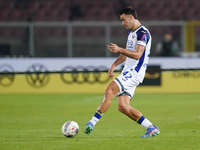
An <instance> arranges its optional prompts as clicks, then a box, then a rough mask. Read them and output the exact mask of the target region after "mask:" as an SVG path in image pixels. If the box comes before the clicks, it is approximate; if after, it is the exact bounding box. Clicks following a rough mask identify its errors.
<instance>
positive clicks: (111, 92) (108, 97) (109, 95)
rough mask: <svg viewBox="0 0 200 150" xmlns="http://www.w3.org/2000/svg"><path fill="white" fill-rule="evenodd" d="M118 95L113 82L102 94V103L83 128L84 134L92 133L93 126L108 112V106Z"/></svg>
mask: <svg viewBox="0 0 200 150" xmlns="http://www.w3.org/2000/svg"><path fill="white" fill-rule="evenodd" d="M117 93H119V87H118V85H117V84H116V83H115V81H112V82H111V83H110V84H109V85H108V87H107V89H106V91H105V94H104V99H103V102H101V104H100V105H99V106H98V108H97V111H96V112H95V114H94V116H93V117H92V119H91V120H90V121H89V122H88V123H87V125H86V127H85V133H86V134H90V133H91V132H92V131H93V127H94V125H95V124H96V123H97V122H98V121H99V119H100V118H101V117H102V116H103V114H104V113H105V112H106V111H107V110H108V108H109V107H110V104H111V102H112V99H113V98H114V97H115V95H117Z"/></svg>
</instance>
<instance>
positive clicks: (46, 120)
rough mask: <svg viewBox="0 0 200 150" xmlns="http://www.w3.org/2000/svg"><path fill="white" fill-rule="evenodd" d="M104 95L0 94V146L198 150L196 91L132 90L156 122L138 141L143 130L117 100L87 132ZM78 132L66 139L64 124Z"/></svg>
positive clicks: (18, 149) (19, 149)
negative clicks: (70, 124)
mask: <svg viewBox="0 0 200 150" xmlns="http://www.w3.org/2000/svg"><path fill="white" fill-rule="evenodd" d="M102 99H103V94H102V95H101V94H1V95H0V149H1V150H51V149H53V150H54V149H55V150H61V149H68V150H129V149H135V150H147V149H148V150H151V149H152V150H190V149H194V150H197V149H200V144H199V142H200V119H199V116H200V94H199V93H191V94H135V95H134V97H133V99H132V100H131V105H132V106H133V107H135V108H136V109H138V110H139V111H140V112H141V113H142V114H143V115H144V116H145V117H146V118H148V119H149V120H150V121H151V122H152V123H154V124H155V125H157V126H158V127H159V129H160V131H161V133H160V135H159V136H156V137H153V138H145V139H141V138H139V136H141V135H143V134H144V133H145V128H144V127H142V126H140V125H138V124H137V123H135V122H134V121H132V120H130V119H129V118H128V117H126V116H125V115H123V114H121V113H120V112H119V111H118V109H117V100H116V98H114V99H113V101H112V104H111V107H110V108H109V110H108V111H107V112H106V113H105V114H104V116H103V117H102V118H101V120H100V121H99V122H98V123H97V124H96V126H95V128H94V131H93V132H92V133H91V134H90V135H86V134H85V133H84V128H85V125H86V123H87V122H88V121H89V120H90V119H91V118H92V116H93V115H94V113H95V111H96V108H97V106H98V105H99V104H100V102H101V101H102ZM68 120H74V121H76V122H77V123H78V124H79V128H80V129H79V133H78V135H77V136H76V137H74V138H66V137H65V136H64V135H62V133H61V127H62V125H63V123H64V122H66V121H68Z"/></svg>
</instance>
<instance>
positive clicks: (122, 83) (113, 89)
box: [85, 6, 160, 138]
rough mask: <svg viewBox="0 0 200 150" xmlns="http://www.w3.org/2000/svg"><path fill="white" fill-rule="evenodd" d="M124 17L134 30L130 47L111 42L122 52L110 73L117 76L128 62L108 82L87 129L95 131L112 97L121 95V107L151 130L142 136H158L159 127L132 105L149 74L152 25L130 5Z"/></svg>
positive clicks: (129, 27) (121, 15) (126, 24)
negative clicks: (117, 67)
mask: <svg viewBox="0 0 200 150" xmlns="http://www.w3.org/2000/svg"><path fill="white" fill-rule="evenodd" d="M120 20H121V21H122V25H123V26H125V27H126V29H130V31H129V33H128V39H127V43H126V49H124V48H121V47H118V46H117V45H116V44H114V43H111V45H108V46H107V47H108V49H109V50H110V52H112V53H117V52H119V53H120V55H119V57H118V58H117V59H116V61H115V62H114V63H113V64H112V66H111V67H110V69H109V71H108V75H109V77H110V78H111V79H112V78H113V76H114V75H113V71H114V69H115V67H116V66H117V65H119V64H121V63H123V62H125V64H124V68H123V70H122V72H121V74H120V75H119V76H118V77H117V78H115V79H114V80H113V81H112V82H111V83H110V84H109V85H108V87H107V89H106V91H105V95H104V99H103V101H102V103H101V104H100V105H99V107H98V108H97V111H96V112H95V114H94V116H93V117H92V119H91V120H90V121H89V122H88V123H87V125H86V127H85V133H86V134H90V133H91V132H92V131H93V128H94V126H95V124H96V123H97V122H98V121H99V120H100V118H101V117H102V116H103V114H104V113H105V112H106V111H107V110H108V108H109V107H110V104H111V101H112V99H113V98H114V97H115V96H117V102H118V110H119V111H120V112H122V113H123V114H125V115H127V116H128V117H129V118H130V119H132V120H134V121H136V122H137V123H138V124H140V125H142V126H143V127H145V128H147V132H146V133H145V134H144V136H141V138H146V137H152V136H156V135H158V134H159V133H160V131H159V129H158V128H157V127H156V126H154V125H153V124H152V123H151V122H150V121H149V120H148V119H147V118H145V117H144V116H143V115H142V114H141V113H140V112H139V111H138V110H136V109H135V108H133V107H132V106H130V105H129V103H130V100H131V98H132V97H133V95H134V91H135V88H136V87H137V86H138V85H139V84H140V83H142V81H143V79H144V76H145V72H146V68H147V66H148V60H149V55H150V48H151V35H150V33H149V31H148V29H147V28H145V27H144V26H143V25H141V23H140V22H139V20H138V17H137V13H136V11H135V10H134V9H133V8H132V7H129V6H128V7H126V8H124V9H123V10H122V11H121V12H120Z"/></svg>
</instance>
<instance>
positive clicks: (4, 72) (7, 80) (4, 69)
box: [0, 64, 15, 87]
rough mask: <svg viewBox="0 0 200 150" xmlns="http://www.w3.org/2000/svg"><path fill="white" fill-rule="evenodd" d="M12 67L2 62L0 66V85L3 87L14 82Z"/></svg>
mask: <svg viewBox="0 0 200 150" xmlns="http://www.w3.org/2000/svg"><path fill="white" fill-rule="evenodd" d="M14 79H15V74H14V69H13V68H12V66H11V65H9V64H2V65H1V66H0V85H1V86H3V87H8V86H11V85H12V84H13V82H14Z"/></svg>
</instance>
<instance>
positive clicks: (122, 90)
mask: <svg viewBox="0 0 200 150" xmlns="http://www.w3.org/2000/svg"><path fill="white" fill-rule="evenodd" d="M114 81H115V82H116V83H117V85H118V87H119V93H118V94H117V97H119V96H122V95H127V96H129V97H130V98H132V97H133V95H134V92H135V88H136V87H137V86H138V85H139V84H140V82H139V81H137V80H136V72H135V70H132V69H131V70H128V71H123V72H121V74H120V75H119V76H118V77H117V78H116V79H115V80H114Z"/></svg>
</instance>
